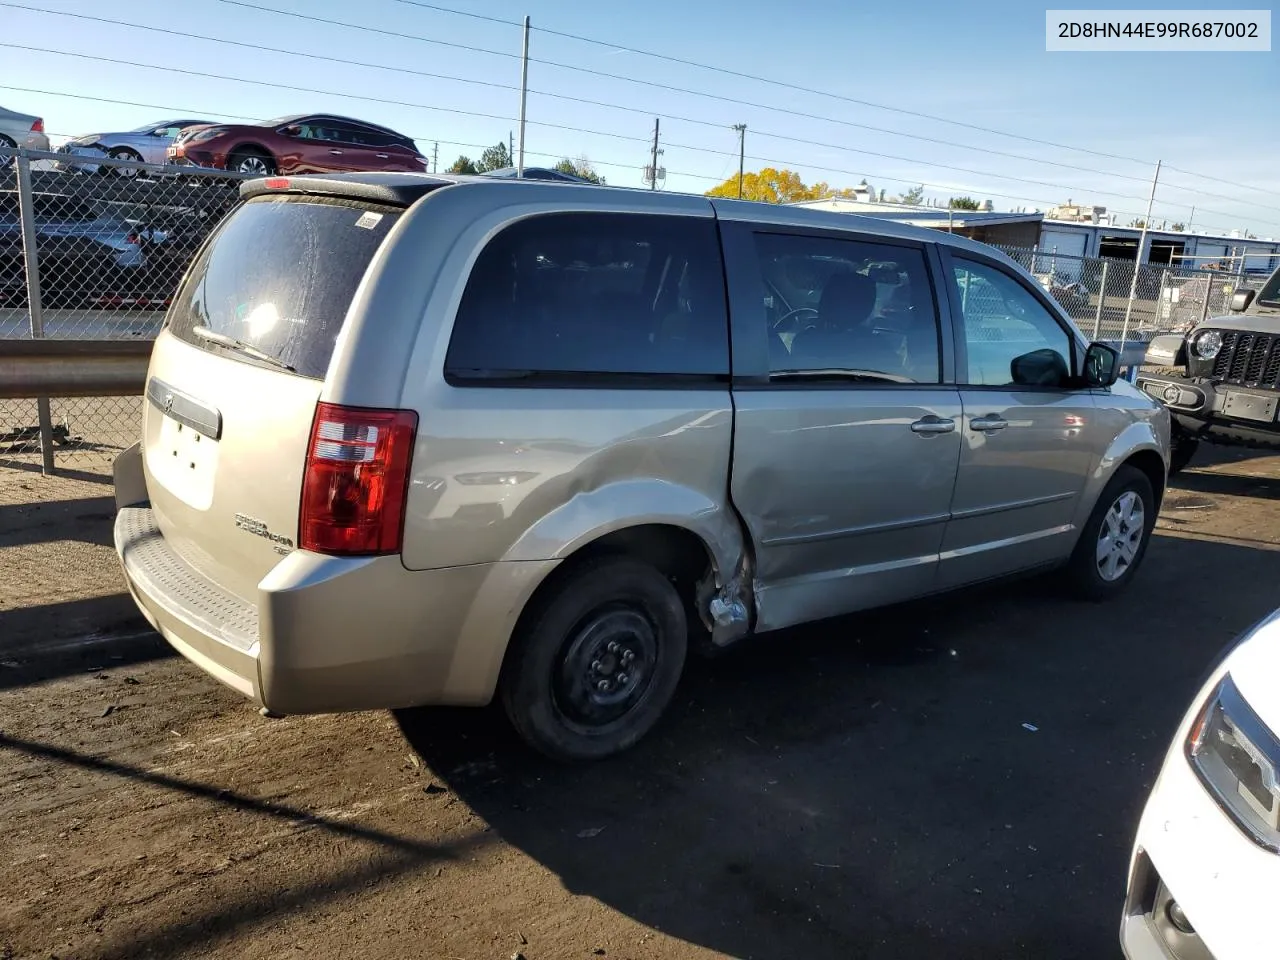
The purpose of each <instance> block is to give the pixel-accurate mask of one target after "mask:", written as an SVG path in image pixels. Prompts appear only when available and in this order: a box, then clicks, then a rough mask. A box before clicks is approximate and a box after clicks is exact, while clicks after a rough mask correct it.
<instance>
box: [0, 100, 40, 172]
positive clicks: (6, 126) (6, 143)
mask: <svg viewBox="0 0 1280 960" xmlns="http://www.w3.org/2000/svg"><path fill="white" fill-rule="evenodd" d="M0 147H4V148H6V149H9V150H12V149H14V148H15V147H20V148H22V149H24V150H48V149H49V138H48V137H47V136H46V135H45V132H44V118H43V117H34V116H32V115H31V114H28V113H18V112H17V111H15V110H6V109H5V108H4V107H0ZM12 162H13V158H12V157H8V156H5V157H0V170H3V169H5V168H6V167H8V166H9V164H11V163H12Z"/></svg>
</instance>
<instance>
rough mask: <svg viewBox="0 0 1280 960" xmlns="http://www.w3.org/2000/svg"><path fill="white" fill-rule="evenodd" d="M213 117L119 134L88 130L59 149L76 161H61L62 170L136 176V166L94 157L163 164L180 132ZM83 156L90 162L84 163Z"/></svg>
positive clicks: (166, 121) (200, 124) (142, 128)
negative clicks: (119, 164) (110, 162)
mask: <svg viewBox="0 0 1280 960" xmlns="http://www.w3.org/2000/svg"><path fill="white" fill-rule="evenodd" d="M212 122H213V121H212V120H191V119H187V120H165V121H163V122H161V123H149V124H146V125H144V126H141V127H137V128H135V129H133V130H125V131H122V132H119V133H89V134H85V135H84V136H82V137H76V138H75V139H74V140H69V141H68V142H67V143H64V144H63V145H62V146H60V147H59V148H58V152H59V153H63V154H66V155H67V156H68V157H75V158H76V160H75V161H72V160H66V161H61V162H59V164H58V168H59V169H61V170H77V171H81V172H83V173H105V174H111V175H114V176H120V177H133V176H137V175H138V173H139V171H138V169H137V168H136V167H125V166H119V167H118V166H112V165H107V164H98V163H94V162H93V160H100V159H103V158H104V157H105V158H109V159H111V160H133V161H136V162H142V163H154V164H157V165H163V164H164V162H165V150H166V149H167V148H168V147H169V145H170V144H172V143H173V141H174V140H175V139H177V136H178V134H180V133H181V132H182V131H183V130H186V129H187V128H188V127H199V126H203V125H205V124H207V123H212ZM81 157H84V158H86V160H87V161H88V162H81V161H80V160H79V158H81Z"/></svg>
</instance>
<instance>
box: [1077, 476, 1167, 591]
mask: <svg viewBox="0 0 1280 960" xmlns="http://www.w3.org/2000/svg"><path fill="white" fill-rule="evenodd" d="M1155 525H1156V499H1155V494H1154V493H1153V492H1152V489H1151V481H1150V480H1148V479H1147V475H1146V474H1145V473H1143V472H1142V471H1141V470H1139V469H1137V468H1136V467H1131V466H1122V467H1120V469H1118V470H1117V471H1116V473H1115V476H1113V477H1112V478H1111V482H1110V483H1108V484H1107V485H1106V487H1105V488H1104V489H1103V491H1102V494H1101V495H1100V496H1099V497H1098V502H1097V504H1096V505H1095V506H1094V508H1093V513H1091V514H1090V515H1089V519H1088V520H1087V521H1085V525H1084V529H1083V530H1081V531H1080V540H1079V542H1078V543H1077V544H1076V548H1075V551H1074V552H1073V553H1072V555H1071V559H1070V561H1068V564H1067V576H1068V578H1069V581H1070V585H1071V587H1072V591H1073V592H1074V593H1075V594H1076V595H1077V596H1078V597H1080V598H1081V599H1083V600H1108V599H1110V598H1111V597H1114V596H1115V595H1116V594H1118V593H1119V592H1120V591H1122V590H1123V589H1124V588H1125V587H1126V586H1128V584H1129V581H1130V580H1132V579H1133V576H1134V574H1135V573H1136V572H1137V570H1138V567H1139V566H1140V565H1141V564H1142V558H1143V557H1144V556H1146V553H1147V544H1148V543H1150V541H1151V531H1152V530H1154V529H1155Z"/></svg>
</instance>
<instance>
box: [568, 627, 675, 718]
mask: <svg viewBox="0 0 1280 960" xmlns="http://www.w3.org/2000/svg"><path fill="white" fill-rule="evenodd" d="M657 658H658V638H657V632H656V630H655V629H654V626H653V623H652V622H651V621H650V620H649V618H648V617H646V616H645V615H644V613H643V612H642V611H641V610H639V609H637V608H635V607H632V606H629V605H623V604H617V605H612V606H610V607H605V608H602V609H598V610H595V611H592V612H591V613H590V614H588V615H587V617H586V618H584V620H583V621H582V622H581V623H580V624H579V625H578V627H577V629H576V630H574V632H573V633H572V634H571V635H570V636H569V639H568V640H567V641H566V643H565V646H564V653H563V655H562V657H561V661H560V666H559V669H558V670H557V671H556V675H555V677H554V678H553V680H552V694H553V696H554V697H555V703H556V708H557V709H558V710H559V711H560V712H561V713H562V714H563V715H564V717H565V719H566V720H567V721H569V722H570V723H572V724H574V725H577V726H580V727H582V728H585V729H593V728H599V727H601V726H603V725H605V724H609V723H612V722H614V721H615V720H618V719H619V718H621V717H622V716H624V715H625V714H627V713H628V712H629V711H631V710H632V709H634V708H635V706H636V705H637V704H638V703H639V702H640V701H641V700H643V699H644V695H645V693H646V692H647V690H648V688H649V680H650V679H651V677H652V674H653V665H654V663H655V662H656V661H657Z"/></svg>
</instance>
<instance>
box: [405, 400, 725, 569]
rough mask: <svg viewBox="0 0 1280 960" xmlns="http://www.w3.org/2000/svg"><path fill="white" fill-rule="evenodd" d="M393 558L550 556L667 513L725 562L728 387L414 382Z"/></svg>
mask: <svg viewBox="0 0 1280 960" xmlns="http://www.w3.org/2000/svg"><path fill="white" fill-rule="evenodd" d="M424 393H425V394H426V396H424V397H423V399H422V401H421V409H423V410H426V411H430V413H428V414H427V415H426V416H424V418H423V420H422V422H421V423H420V426H419V433H418V445H417V448H416V450H415V453H414V459H413V468H412V473H411V478H410V489H409V499H408V505H407V518H406V524H405V547H404V562H405V565H406V566H408V567H410V568H411V569H430V568H435V567H444V566H454V565H458V564H468V563H485V562H491V561H493V560H500V559H506V560H549V559H561V558H563V557H565V556H566V555H568V554H569V553H572V552H573V551H574V550H576V549H578V548H579V547H581V546H585V545H586V544H587V543H589V542H590V541H591V540H593V539H595V538H597V537H599V536H602V535H604V534H606V533H610V532H612V531H614V530H618V529H621V528H623V527H629V526H636V525H640V524H645V523H666V524H672V525H676V526H681V527H685V528H687V529H689V530H691V531H693V532H694V533H696V534H698V535H699V536H700V537H702V538H703V540H704V542H706V543H707V546H708V548H709V549H710V550H711V552H712V554H713V555H714V556H715V558H716V561H717V564H718V565H719V564H723V565H724V567H722V569H728V570H730V571H732V570H733V569H734V568H735V567H736V564H737V562H738V560H739V557H740V554H741V550H742V544H741V535H740V533H739V532H738V530H737V528H736V525H735V521H734V518H733V516H732V513H731V512H730V511H729V508H728V503H727V499H728V484H729V449H730V441H731V436H732V424H733V415H732V410H731V408H730V404H729V396H728V391H727V390H690V391H675V390H654V391H639V390H588V389H536V390H529V389H521V388H508V389H501V388H454V387H450V386H448V385H446V384H444V383H438V384H436V385H433V386H432V387H431V388H430V389H429V390H426V391H424Z"/></svg>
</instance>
